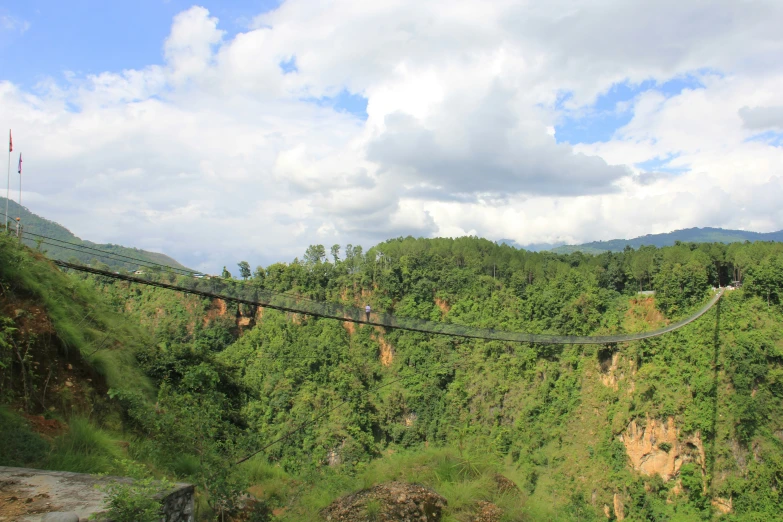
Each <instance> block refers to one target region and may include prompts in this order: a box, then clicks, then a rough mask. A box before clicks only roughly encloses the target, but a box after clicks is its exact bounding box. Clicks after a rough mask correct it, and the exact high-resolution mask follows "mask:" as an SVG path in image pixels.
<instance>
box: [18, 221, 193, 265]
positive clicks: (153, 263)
mask: <svg viewBox="0 0 783 522" xmlns="http://www.w3.org/2000/svg"><path fill="white" fill-rule="evenodd" d="M24 234H27V235H31V236H36V237H40V238H44V239H48V240H50V241H57V242H59V243H65V244H66V245H71V246H75V247H78V248H82V249H85V250H91V251H94V252H97V253H100V254H104V255H105V254H109V255H113V256H117V257H124V258H126V259H129V260H131V261H137V262H140V263H146V264H152V265H157V266H160V267H165V268H168V269H170V270H178V271H180V272H188V273H191V274H200V273H201V272H198V271H196V270H191V269H189V268H178V267H174V266H171V265H164V264H162V263H156V262H154V261H149V260H144V259H139V258H135V257H131V256H126V255H124V254H118V253H115V252H107V251H106V250H100V249H97V248H93V247H89V246H87V245H83V244H79V243H73V242H71V241H65V240H64V239H57V238H53V237H49V236H44V235H41V234H36V233H34V232H29V231H25V232H24ZM23 237H24V236H23ZM51 246H59V245H51ZM63 248H64V247H63ZM114 261H119V260H117V259H114Z"/></svg>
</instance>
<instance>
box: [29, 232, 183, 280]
mask: <svg viewBox="0 0 783 522" xmlns="http://www.w3.org/2000/svg"><path fill="white" fill-rule="evenodd" d="M41 243H43V244H44V245H48V246H53V247H57V248H64V249H66V250H72V251H74V252H78V253H81V254H83V253H84V252H83V251H82V250H79V249H78V248H71V247H67V246H64V245H58V244H56V243H50V242H48V241H46V240H42V241H41ZM111 255H112V254H106V253H103V254H95V256H96V257H104V258H106V259H109V260H111V261H120V262H123V263H127V261H123V260H121V259H115V258H113V257H111ZM139 267H142V268H149V269H150V270H154V269H155V267H152V266H148V265H144V264H139ZM177 275H180V276H184V277H187V276H185V275H184V274H177Z"/></svg>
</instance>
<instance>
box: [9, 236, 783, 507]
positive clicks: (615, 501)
mask: <svg viewBox="0 0 783 522" xmlns="http://www.w3.org/2000/svg"><path fill="white" fill-rule="evenodd" d="M251 266H252V265H251V264H250V263H248V262H245V261H242V262H240V263H238V265H237V268H236V270H234V269H233V268H231V270H234V271H235V272H236V274H237V277H232V275H231V274H230V270H228V268H230V267H226V268H225V269H224V271H223V277H224V278H227V279H228V278H231V279H236V280H237V282H236V284H243V285H256V286H257V287H259V288H264V289H267V290H273V291H276V292H284V293H289V294H293V295H298V296H302V297H303V298H307V299H313V300H318V301H329V302H336V303H342V304H351V305H355V306H361V307H363V306H364V305H365V304H369V305H371V306H372V308H373V309H374V310H382V311H385V312H388V313H393V314H395V315H398V316H401V317H415V318H420V319H429V320H434V321H446V322H451V323H456V324H464V325H472V326H481V327H490V328H498V329H504V330H509V331H525V332H532V333H557V334H574V335H599V334H609V333H618V332H638V331H644V330H649V329H653V328H656V327H658V326H661V325H664V324H667V323H669V322H672V321H673V320H677V319H678V318H680V317H683V316H685V315H687V314H688V313H690V312H691V311H692V310H694V309H695V308H697V307H699V306H700V305H702V304H704V302H705V301H706V300H707V299H708V296H709V295H710V293H711V289H712V288H713V287H719V286H721V287H723V286H727V285H732V287H734V286H739V288H737V289H733V290H731V291H728V292H727V293H726V294H724V297H723V298H722V299H721V301H720V302H719V304H718V305H717V306H716V307H715V308H713V310H711V311H710V312H709V313H707V314H706V315H704V316H703V317H702V318H701V319H699V320H698V321H696V322H694V323H692V324H690V325H688V326H685V327H683V328H682V329H680V330H677V331H675V332H672V333H670V334H667V335H665V336H663V337H659V338H655V339H649V340H645V341H639V342H633V343H626V344H618V345H608V346H601V345H598V346H592V345H589V346H578V345H574V346H569V345H528V344H520V343H517V344H515V343H508V342H501V341H482V340H465V339H457V338H452V337H448V336H434V335H427V334H423V333H416V332H406V331H399V330H391V329H384V328H380V327H372V326H368V325H361V324H353V323H342V322H339V321H336V320H331V319H317V318H313V317H308V316H304V315H300V314H292V313H283V312H278V311H275V310H269V309H263V308H261V309H254V308H251V307H249V306H247V305H241V306H238V307H237V306H236V305H229V306H227V305H226V303H224V302H221V301H211V300H209V299H204V298H201V297H197V296H193V295H183V294H180V293H177V292H172V291H170V290H165V289H158V288H151V287H147V286H143V285H137V284H133V283H128V282H122V281H116V280H113V279H110V278H104V277H100V276H92V275H90V276H86V275H79V274H68V273H63V272H61V271H59V270H58V269H56V268H55V267H53V266H52V265H51V264H50V263H49V262H48V261H46V260H45V259H44V258H43V256H41V255H40V254H38V253H36V252H35V251H34V250H31V249H28V248H25V247H22V246H20V245H18V243H17V242H16V241H15V240H13V239H11V238H6V237H2V238H0V283H2V300H3V301H2V306H0V324H2V325H3V329H2V332H1V333H0V401H1V403H2V404H3V405H5V406H3V407H0V416H2V420H3V422H2V423H0V442H2V443H0V465H25V466H32V467H35V466H37V467H43V468H49V469H67V470H74V471H83V472H91V473H98V472H110V473H126V474H133V475H135V476H154V477H158V478H160V477H166V478H169V479H173V480H182V481H189V482H192V483H194V484H196V485H197V488H198V504H199V508H198V512H199V517H200V518H201V519H203V520H210V519H215V518H216V517H218V519H219V517H225V516H229V517H234V518H235V519H237V520H240V519H251V520H317V519H318V518H319V512H320V510H321V509H323V508H324V507H326V506H327V505H329V503H330V502H332V501H334V500H335V499H336V498H338V497H340V496H341V495H344V494H347V493H351V492H355V491H358V490H361V489H362V488H367V487H371V486H373V485H375V484H378V483H381V482H384V481H390V480H402V481H410V482H417V483H420V484H424V485H426V486H429V487H431V488H433V489H434V490H435V491H437V492H438V493H439V494H440V495H443V496H444V497H445V498H446V499H447V500H448V505H447V507H446V509H445V512H444V520H459V521H463V520H465V521H467V520H476V519H477V518H476V517H477V513H478V510H479V506H482V505H485V504H482V503H487V502H489V503H492V504H494V505H496V506H499V509H500V511H499V512H500V513H502V514H499V515H498V517H499V518H497V520H607V519H610V520H623V519H624V520H651V521H659V520H671V521H675V520H699V519H704V520H710V519H713V518H720V519H721V520H731V521H751V520H753V521H755V520H759V521H761V520H774V519H780V518H782V517H783V499H781V488H782V487H783V328H781V326H783V307H782V305H783V303H781V298H783V244H781V243H771V242H769V243H764V242H757V243H734V244H730V245H725V244H720V243H709V244H691V243H679V244H676V245H675V246H672V247H665V248H655V247H641V248H639V249H632V248H630V247H629V248H626V249H625V250H624V251H622V252H616V253H612V252H607V253H602V254H600V255H586V254H582V253H578V252H577V253H572V254H568V255H558V254H554V253H546V252H542V253H532V252H526V251H524V250H518V249H515V248H513V247H510V246H507V245H497V244H495V243H492V242H490V241H487V240H483V239H479V238H474V237H464V238H459V239H414V238H410V237H409V238H398V239H394V240H389V241H386V242H384V243H381V244H379V245H376V246H374V247H372V248H370V249H368V250H367V251H364V250H363V249H362V248H361V247H358V246H357V247H354V246H352V245H347V246H345V247H341V246H338V245H334V246H333V247H331V249H330V251H329V254H327V250H326V248H325V247H324V246H321V245H313V246H311V247H310V248H308V249H307V251H306V252H305V253H304V254H303V256H302V259H295V260H293V261H292V262H289V263H282V262H281V263H275V264H272V265H270V266H266V267H257V268H255V269H254V270H253V269H252V268H251ZM160 277H167V278H170V279H171V280H176V278H177V277H180V276H175V275H171V274H165V273H163V274H160ZM34 415H42V416H43V417H44V418H45V419H47V420H52V421H57V425H58V426H60V430H59V431H56V432H54V433H51V434H49V435H48V436H47V435H46V434H41V433H40V430H36V424H35V423H34V422H31V421H30V420H29V419H30V418H31V416H34ZM116 441H122V442H123V444H120V445H118V444H116ZM247 457H250V458H247ZM498 475H501V476H503V477H505V478H506V479H508V480H510V481H511V482H513V483H514V485H515V489H514V492H513V493H509V491H508V490H507V489H506V490H500V489H498V488H495V487H493V477H497V476H498ZM242 517H245V518H242ZM248 517H249V518H248ZM366 519H367V520H371V519H372V513H370V511H368V513H367V517H366Z"/></svg>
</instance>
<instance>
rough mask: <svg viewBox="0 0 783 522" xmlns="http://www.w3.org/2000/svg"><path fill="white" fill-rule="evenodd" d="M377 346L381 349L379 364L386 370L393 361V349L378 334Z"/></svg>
mask: <svg viewBox="0 0 783 522" xmlns="http://www.w3.org/2000/svg"><path fill="white" fill-rule="evenodd" d="M378 345H379V346H380V348H381V353H380V359H381V364H382V365H384V366H385V367H387V368H388V367H389V366H391V364H392V362H393V361H394V347H393V346H392V345H391V344H390V343H389V342H388V341H386V339H384V338H383V336H382V335H380V334H378Z"/></svg>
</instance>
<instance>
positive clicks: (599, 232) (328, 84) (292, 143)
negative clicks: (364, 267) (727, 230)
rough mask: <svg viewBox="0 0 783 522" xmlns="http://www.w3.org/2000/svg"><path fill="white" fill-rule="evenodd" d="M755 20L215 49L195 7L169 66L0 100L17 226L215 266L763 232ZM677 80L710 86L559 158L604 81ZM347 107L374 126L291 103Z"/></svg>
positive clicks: (761, 14) (277, 19)
mask: <svg viewBox="0 0 783 522" xmlns="http://www.w3.org/2000/svg"><path fill="white" fill-rule="evenodd" d="M752 4H753V7H752V8H750V7H748V6H747V5H744V4H743V5H740V4H737V3H736V2H732V1H730V0H724V1H721V2H717V3H716V2H712V1H711V2H706V1H701V0H697V1H695V2H675V1H673V0H666V1H664V2H657V3H655V4H654V5H653V4H649V3H643V2H627V1H621V0H599V1H597V2H577V1H575V0H557V1H555V2H549V3H535V4H531V3H519V2H511V1H510V0H508V1H506V0H502V1H500V2H491V3H486V2H478V1H477V0H458V1H457V2H448V3H446V4H443V3H437V2H427V3H424V4H422V3H420V2H413V0H407V1H395V2H390V1H386V0H378V1H376V2H360V1H358V0H337V1H335V2H330V3H323V2H318V1H316V0H288V1H286V2H284V3H283V4H282V5H281V6H280V7H279V8H278V9H277V10H275V11H272V12H271V13H267V14H264V15H261V16H259V17H257V18H256V19H255V21H254V23H253V24H252V26H251V27H252V28H251V29H248V30H247V31H246V32H243V33H240V34H238V35H236V36H234V37H231V38H227V36H226V33H225V32H224V31H222V30H221V29H220V22H219V21H218V20H217V19H216V18H215V17H213V16H212V15H210V13H209V12H208V11H207V10H206V9H204V8H201V7H193V8H191V9H189V10H186V11H184V12H182V13H180V14H179V15H177V16H176V17H175V18H174V20H173V23H172V28H171V32H170V35H169V37H168V38H167V39H166V40H165V42H162V44H163V50H164V51H163V58H164V62H163V63H162V64H161V65H150V66H149V67H146V68H142V69H139V70H127V69H125V68H124V67H123V64H117V67H116V70H113V71H106V72H104V73H101V74H98V75H92V76H87V77H80V76H77V75H73V74H69V75H66V77H65V79H64V80H62V81H59V80H58V81H55V80H49V81H46V82H44V83H42V84H40V85H39V86H37V88H36V90H35V91H34V92H27V91H23V90H20V88H19V87H17V86H15V85H12V84H10V83H8V82H1V83H0V119H3V120H4V121H8V122H9V123H10V124H11V126H12V127H13V129H14V135H15V138H16V140H15V141H16V146H17V147H18V148H19V149H20V150H23V151H24V152H25V157H26V163H25V167H26V169H27V172H29V174H27V175H28V177H27V178H26V186H27V187H28V190H29V195H26V196H25V199H26V201H27V202H28V203H29V205H30V207H31V209H32V210H34V211H36V212H38V213H40V214H43V215H45V216H47V217H50V218H52V219H55V220H58V221H60V222H62V223H64V224H66V225H67V226H69V227H70V228H72V229H73V230H74V231H75V232H76V233H77V234H79V235H81V236H83V237H87V238H89V239H92V240H96V241H111V242H114V243H123V244H129V245H134V246H139V247H142V248H145V247H146V248H154V249H162V250H164V251H166V252H168V253H171V254H172V255H174V256H175V257H177V258H178V259H181V260H182V261H183V262H186V263H189V264H190V265H191V266H194V267H198V268H202V269H207V270H210V271H215V270H218V269H219V268H220V267H221V266H222V265H223V264H227V265H230V264H232V263H234V262H236V261H238V260H239V259H245V258H246V259H248V261H250V262H251V263H259V262H264V263H268V262H271V261H274V260H280V259H290V258H293V257H294V256H296V255H301V253H302V252H303V251H304V249H305V248H306V247H307V245H308V244H310V243H315V242H323V243H325V244H326V243H329V244H331V243H334V242H338V243H353V244H357V243H363V244H365V246H369V245H370V244H371V243H373V242H376V241H379V240H382V239H385V238H388V237H396V236H398V235H407V234H409V233H410V234H414V235H435V234H439V235H457V234H463V233H465V234H474V233H475V234H480V235H484V236H487V237H492V238H500V237H504V238H511V239H515V240H516V241H518V242H520V243H523V244H524V243H533V242H536V243H537V242H546V241H556V240H565V241H569V242H580V241H586V240H593V239H608V238H612V237H630V236H633V235H639V234H645V233H652V232H663V231H668V230H671V229H674V228H682V227H690V226H708V225H711V226H727V227H744V228H755V229H758V230H772V229H779V228H783V213H782V212H781V211H780V210H779V201H780V195H781V192H783V188H781V187H782V185H781V178H780V173H779V172H778V170H777V166H778V165H780V164H783V163H782V162H781V160H783V157H781V156H782V153H783V149H782V148H781V147H776V146H774V144H773V143H770V142H763V141H759V140H757V139H752V138H754V137H755V136H756V135H758V133H759V132H760V131H763V130H765V129H779V128H780V121H779V118H778V116H779V115H778V112H779V108H780V100H779V96H778V93H779V92H783V73H781V72H780V71H782V70H783V67H781V65H783V63H782V62H783V58H782V57H783V38H782V37H781V36H780V31H779V29H778V27H777V26H776V24H775V21H776V20H780V19H782V18H783V4H781V3H780V2H776V1H773V0H768V1H755V2H752ZM3 23H5V21H3ZM292 57H293V58H295V60H296V65H297V71H295V72H291V73H289V74H283V71H281V69H280V67H279V64H280V62H281V61H286V60H290V59H291V58H292ZM682 75H692V76H695V77H697V78H699V80H700V82H701V84H702V87H698V88H690V89H685V90H683V91H682V92H681V93H680V94H678V95H674V96H664V95H663V94H661V93H659V92H657V91H655V90H650V91H647V92H644V93H641V94H640V95H638V96H637V97H636V98H635V99H633V100H631V101H629V102H626V103H624V104H623V107H622V108H621V110H622V111H625V112H627V113H628V114H632V115H633V116H632V119H631V121H630V122H629V123H628V124H627V125H625V126H624V127H623V128H621V129H618V130H617V131H616V132H615V135H614V137H613V138H612V139H611V140H609V141H607V142H603V143H594V144H590V145H585V144H577V145H574V146H573V147H571V146H569V145H565V144H557V143H556V141H555V136H556V134H555V132H554V130H555V126H556V125H557V124H558V122H559V121H560V120H561V117H562V115H563V114H565V113H566V112H567V113H568V114H569V115H571V116H573V115H574V114H590V113H591V112H592V104H593V102H594V101H595V99H596V97H597V96H598V95H599V94H601V93H606V92H608V91H609V90H610V88H611V87H612V85H613V84H615V83H617V82H630V83H632V84H634V83H639V82H642V81H643V80H649V79H652V80H655V81H657V82H658V83H662V82H665V81H667V80H670V79H672V78H677V77H680V76H682ZM343 90H348V91H349V92H351V93H357V94H361V95H363V96H365V97H366V98H367V100H368V105H367V114H368V119H367V121H366V122H365V121H361V120H359V119H357V118H355V117H352V116H350V115H348V114H344V113H338V112H336V111H334V110H332V109H331V108H329V107H322V106H319V105H318V104H316V103H313V102H312V101H306V100H308V99H312V98H320V97H323V96H335V95H337V94H338V93H340V92H341V91H343ZM566 94H568V97H567V98H566V102H565V103H564V106H563V107H561V106H560V105H559V104H558V100H562V99H563V97H564V95H566ZM656 158H658V159H666V158H669V166H670V167H676V168H678V169H680V170H681V173H678V174H669V173H666V172H652V173H649V172H641V170H640V169H638V168H636V167H635V164H637V163H642V162H647V161H650V160H653V159H656Z"/></svg>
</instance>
